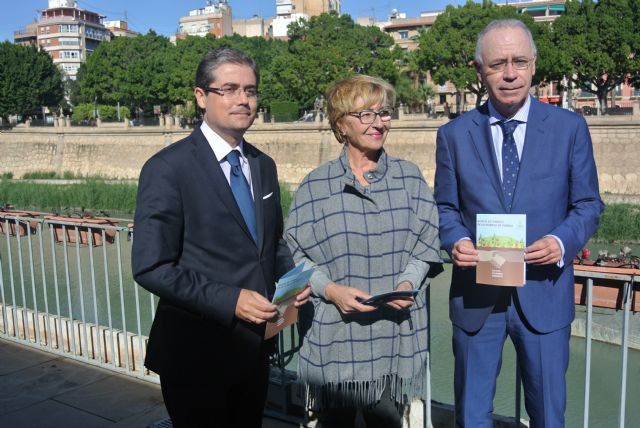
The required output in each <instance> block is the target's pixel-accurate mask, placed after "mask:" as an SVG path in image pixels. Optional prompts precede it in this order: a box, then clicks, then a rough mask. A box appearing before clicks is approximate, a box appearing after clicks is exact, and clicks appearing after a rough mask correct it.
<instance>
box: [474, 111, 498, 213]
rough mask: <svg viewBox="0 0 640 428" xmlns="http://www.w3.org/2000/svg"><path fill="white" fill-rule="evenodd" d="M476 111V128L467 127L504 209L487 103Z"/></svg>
mask: <svg viewBox="0 0 640 428" xmlns="http://www.w3.org/2000/svg"><path fill="white" fill-rule="evenodd" d="M477 112H478V114H477V115H475V117H474V118H473V122H474V124H475V125H476V128H471V129H469V136H470V137H471V140H472V141H473V143H474V146H475V148H476V152H477V154H478V157H479V158H480V161H481V162H482V166H483V167H484V169H485V171H486V173H487V177H489V179H490V181H491V185H492V186H493V189H494V190H495V191H496V193H497V194H498V197H499V198H500V201H501V203H502V207H503V208H504V209H506V204H505V201H504V194H503V193H502V184H501V180H500V170H499V169H498V162H497V160H496V152H495V150H494V149H493V138H492V137H491V127H490V125H489V107H488V106H487V104H484V105H482V106H480V107H479V108H478V110H477Z"/></svg>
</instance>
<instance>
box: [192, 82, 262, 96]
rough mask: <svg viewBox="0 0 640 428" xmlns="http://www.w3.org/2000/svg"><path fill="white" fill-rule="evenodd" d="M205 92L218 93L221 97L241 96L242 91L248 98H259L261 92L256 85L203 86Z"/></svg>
mask: <svg viewBox="0 0 640 428" xmlns="http://www.w3.org/2000/svg"><path fill="white" fill-rule="evenodd" d="M201 89H202V90H203V91H204V92H207V93H214V94H218V95H220V96H221V97H239V96H240V94H241V93H242V92H244V94H245V95H246V96H247V98H257V97H258V95H260V93H259V92H258V89H256V88H254V87H248V88H242V87H240V86H238V85H224V86H223V87H221V88H201Z"/></svg>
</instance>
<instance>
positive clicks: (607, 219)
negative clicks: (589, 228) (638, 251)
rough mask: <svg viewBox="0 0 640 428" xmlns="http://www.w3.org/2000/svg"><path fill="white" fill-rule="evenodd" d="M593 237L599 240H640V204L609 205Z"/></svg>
mask: <svg viewBox="0 0 640 428" xmlns="http://www.w3.org/2000/svg"><path fill="white" fill-rule="evenodd" d="M593 239H594V240H597V241H640V206H639V205H631V204H610V205H607V206H606V207H605V209H604V212H603V213H602V217H600V225H599V226H598V230H597V231H596V233H595V235H593Z"/></svg>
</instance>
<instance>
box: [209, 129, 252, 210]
mask: <svg viewBox="0 0 640 428" xmlns="http://www.w3.org/2000/svg"><path fill="white" fill-rule="evenodd" d="M200 130H201V131H202V133H203V134H204V136H205V138H206V139H207V142H208V143H209V146H211V150H213V153H214V154H215V155H216V159H217V160H218V163H219V164H220V167H221V168H222V172H223V173H224V176H225V177H226V178H227V183H229V185H231V165H229V162H227V155H228V154H229V152H231V150H237V151H239V152H240V167H241V168H242V173H243V174H244V177H245V178H246V179H247V183H249V188H250V189H251V196H252V197H253V198H254V199H255V196H254V194H253V185H252V183H251V168H249V161H248V160H247V158H246V157H245V156H244V152H243V149H244V139H243V140H242V141H241V142H240V144H238V146H237V147H235V148H233V147H231V146H230V145H229V143H227V142H226V141H225V140H224V139H223V138H222V137H221V136H219V135H218V134H216V133H215V131H214V130H213V129H211V127H209V125H207V122H205V121H202V125H200Z"/></svg>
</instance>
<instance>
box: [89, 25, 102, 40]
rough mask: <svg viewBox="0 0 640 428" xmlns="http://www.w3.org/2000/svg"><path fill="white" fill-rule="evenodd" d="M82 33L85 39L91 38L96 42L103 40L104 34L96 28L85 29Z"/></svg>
mask: <svg viewBox="0 0 640 428" xmlns="http://www.w3.org/2000/svg"><path fill="white" fill-rule="evenodd" d="M84 33H85V34H86V35H87V37H91V38H92V39H97V40H104V39H105V32H104V31H102V30H100V29H98V28H93V27H86V28H85V30H84Z"/></svg>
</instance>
